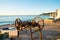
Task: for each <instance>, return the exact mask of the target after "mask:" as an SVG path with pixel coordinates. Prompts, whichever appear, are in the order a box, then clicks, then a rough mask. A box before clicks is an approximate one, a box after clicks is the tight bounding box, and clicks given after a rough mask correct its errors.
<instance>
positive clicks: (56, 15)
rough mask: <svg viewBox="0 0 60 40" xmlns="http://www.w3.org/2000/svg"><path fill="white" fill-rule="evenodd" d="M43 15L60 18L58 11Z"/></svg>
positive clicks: (59, 11)
mask: <svg viewBox="0 0 60 40" xmlns="http://www.w3.org/2000/svg"><path fill="white" fill-rule="evenodd" d="M41 15H44V16H47V15H48V16H50V18H54V19H58V18H60V10H59V9H57V10H56V11H55V12H49V13H43V14H41Z"/></svg>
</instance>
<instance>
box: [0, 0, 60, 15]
mask: <svg viewBox="0 0 60 40" xmlns="http://www.w3.org/2000/svg"><path fill="white" fill-rule="evenodd" d="M56 9H60V0H0V15H40V14H42V13H45V12H53V11H55V10H56Z"/></svg>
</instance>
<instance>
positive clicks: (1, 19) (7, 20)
mask: <svg viewBox="0 0 60 40" xmlns="http://www.w3.org/2000/svg"><path fill="white" fill-rule="evenodd" d="M36 16H37V15H17V16H0V25H5V24H13V23H14V21H15V19H16V18H20V19H21V20H22V21H27V20H32V19H34V18H35V17H36ZM40 17H41V18H43V19H45V18H49V16H44V15H43V16H40Z"/></svg>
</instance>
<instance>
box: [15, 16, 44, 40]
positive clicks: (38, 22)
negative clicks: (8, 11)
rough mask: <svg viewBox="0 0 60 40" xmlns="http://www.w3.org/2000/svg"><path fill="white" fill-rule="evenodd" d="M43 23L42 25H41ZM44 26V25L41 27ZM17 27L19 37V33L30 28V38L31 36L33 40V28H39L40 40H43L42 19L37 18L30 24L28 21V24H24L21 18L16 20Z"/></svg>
mask: <svg viewBox="0 0 60 40" xmlns="http://www.w3.org/2000/svg"><path fill="white" fill-rule="evenodd" d="M41 22H42V23H41ZM41 24H42V25H41ZM15 27H16V29H17V33H18V35H17V37H19V32H20V31H21V30H23V29H25V28H27V27H28V28H30V29H29V30H30V36H31V40H33V35H32V34H33V33H32V27H33V28H34V27H38V28H39V32H40V40H42V29H43V28H44V20H43V19H42V18H41V17H35V18H34V19H33V20H31V21H30V22H28V21H26V22H22V21H21V19H20V18H16V20H15Z"/></svg>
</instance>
